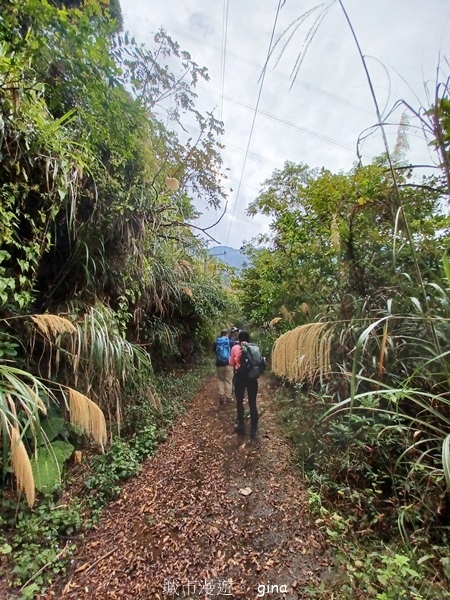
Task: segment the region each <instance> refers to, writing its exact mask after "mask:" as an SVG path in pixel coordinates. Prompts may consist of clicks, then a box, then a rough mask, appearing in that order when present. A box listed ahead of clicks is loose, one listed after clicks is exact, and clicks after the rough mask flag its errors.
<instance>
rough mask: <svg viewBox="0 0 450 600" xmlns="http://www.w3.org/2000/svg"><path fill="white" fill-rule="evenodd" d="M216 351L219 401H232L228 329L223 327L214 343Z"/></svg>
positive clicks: (221, 402)
mask: <svg viewBox="0 0 450 600" xmlns="http://www.w3.org/2000/svg"><path fill="white" fill-rule="evenodd" d="M213 350H214V352H215V353H216V367H217V383H218V388H219V402H220V404H224V402H225V401H227V402H231V399H232V383H233V367H231V366H230V364H229V361H230V355H231V343H230V337H229V333H228V329H222V331H221V332H220V336H219V337H218V338H217V339H216V341H215V342H214V344H213Z"/></svg>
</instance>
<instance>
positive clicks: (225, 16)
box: [219, 0, 228, 121]
mask: <svg viewBox="0 0 450 600" xmlns="http://www.w3.org/2000/svg"><path fill="white" fill-rule="evenodd" d="M227 33H228V0H224V3H223V26H222V53H221V61H220V99H219V121H222V120H223V119H222V113H223V94H224V90H225V63H226V57H227Z"/></svg>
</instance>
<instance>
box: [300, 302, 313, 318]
mask: <svg viewBox="0 0 450 600" xmlns="http://www.w3.org/2000/svg"><path fill="white" fill-rule="evenodd" d="M300 311H301V313H302V315H303V316H304V317H309V316H310V314H311V310H310V308H309V306H308V304H306V302H302V303H301V305H300Z"/></svg>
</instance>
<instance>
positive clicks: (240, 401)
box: [234, 373, 258, 433]
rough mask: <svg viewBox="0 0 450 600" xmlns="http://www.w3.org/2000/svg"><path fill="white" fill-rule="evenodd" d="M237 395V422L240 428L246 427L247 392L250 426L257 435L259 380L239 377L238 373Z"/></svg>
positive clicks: (236, 379)
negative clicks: (245, 406) (245, 407)
mask: <svg viewBox="0 0 450 600" xmlns="http://www.w3.org/2000/svg"><path fill="white" fill-rule="evenodd" d="M234 386H235V388H234V389H235V393H236V410H237V421H238V425H239V426H242V427H243V426H244V394H245V390H247V396H248V405H249V407H250V424H251V431H252V432H253V433H256V430H257V429H258V410H257V408H256V395H257V394H258V380H257V379H247V378H246V377H242V376H239V374H238V373H236V377H235V383H234Z"/></svg>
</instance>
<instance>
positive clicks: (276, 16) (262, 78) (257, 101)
mask: <svg viewBox="0 0 450 600" xmlns="http://www.w3.org/2000/svg"><path fill="white" fill-rule="evenodd" d="M282 1H283V0H278V7H277V12H276V15H275V21H274V23H273V28H272V35H271V36H270V42H269V49H268V51H267V60H268V59H269V56H270V51H271V49H272V42H273V38H274V35H275V29H276V26H277V22H278V15H279V14H280V9H281V3H282ZM267 60H266V62H265V65H264V68H263V72H262V75H261V84H260V86H259V92H258V99H257V100H256V106H255V112H254V113H253V120H252V126H251V129H250V135H249V137H248V143H247V149H246V151H245V157H244V164H243V165H242V172H241V177H240V179H239V186H238V190H237V193H236V199H235V201H234V206H233V213H232V215H231V221H230V227H229V229H228V235H227V241H226V244H225V246H228V240H229V238H230V233H231V227H232V225H233V220H234V213H235V212H236V206H237V201H238V198H239V192H240V190H241V185H242V180H243V178H244V171H245V165H246V164H247V155H248V151H249V149H250V143H251V141H252V135H253V129H254V127H255V121H256V115H257V114H258V107H259V101H260V99H261V93H262V89H263V85H264V79H265V76H266V65H267Z"/></svg>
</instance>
